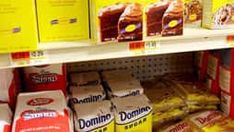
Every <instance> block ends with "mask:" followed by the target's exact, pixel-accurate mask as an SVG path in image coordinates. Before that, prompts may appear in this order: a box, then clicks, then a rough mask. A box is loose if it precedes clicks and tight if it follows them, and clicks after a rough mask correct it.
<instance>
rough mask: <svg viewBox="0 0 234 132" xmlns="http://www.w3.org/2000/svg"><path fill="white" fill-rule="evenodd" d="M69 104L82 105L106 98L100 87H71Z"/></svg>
mask: <svg viewBox="0 0 234 132" xmlns="http://www.w3.org/2000/svg"><path fill="white" fill-rule="evenodd" d="M70 88H71V98H70V100H71V103H73V104H83V103H91V102H97V101H101V100H104V99H105V98H106V94H105V91H104V89H103V87H102V85H88V86H71V87H70Z"/></svg>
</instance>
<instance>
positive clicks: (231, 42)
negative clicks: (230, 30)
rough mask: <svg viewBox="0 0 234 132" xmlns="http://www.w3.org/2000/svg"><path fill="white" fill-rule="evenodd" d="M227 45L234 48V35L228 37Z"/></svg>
mask: <svg viewBox="0 0 234 132" xmlns="http://www.w3.org/2000/svg"><path fill="white" fill-rule="evenodd" d="M227 43H228V44H229V45H230V46H231V47H234V35H229V36H227Z"/></svg>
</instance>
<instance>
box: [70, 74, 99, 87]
mask: <svg viewBox="0 0 234 132" xmlns="http://www.w3.org/2000/svg"><path fill="white" fill-rule="evenodd" d="M70 78H71V83H72V85H74V86H84V85H98V84H100V83H101V79H100V76H99V74H98V72H83V73H71V74H70Z"/></svg>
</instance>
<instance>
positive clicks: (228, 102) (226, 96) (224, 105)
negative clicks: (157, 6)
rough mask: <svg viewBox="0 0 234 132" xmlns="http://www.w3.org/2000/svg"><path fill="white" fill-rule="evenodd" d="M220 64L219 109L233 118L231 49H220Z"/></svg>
mask: <svg viewBox="0 0 234 132" xmlns="http://www.w3.org/2000/svg"><path fill="white" fill-rule="evenodd" d="M220 56H221V64H220V75H219V85H220V88H221V91H222V92H221V109H222V110H223V111H224V112H225V113H226V114H228V115H230V116H231V117H232V118H234V113H233V110H234V98H233V97H234V89H233V86H234V80H233V73H234V69H233V64H234V60H233V56H234V50H233V49H225V50H220Z"/></svg>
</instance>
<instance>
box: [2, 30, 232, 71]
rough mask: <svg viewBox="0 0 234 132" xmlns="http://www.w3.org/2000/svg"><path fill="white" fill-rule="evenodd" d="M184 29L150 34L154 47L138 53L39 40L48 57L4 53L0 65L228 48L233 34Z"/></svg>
mask: <svg viewBox="0 0 234 132" xmlns="http://www.w3.org/2000/svg"><path fill="white" fill-rule="evenodd" d="M184 32H185V33H184V35H183V36H177V37H166V38H151V39H149V40H147V42H148V41H152V40H153V41H156V43H157V48H156V49H154V50H150V51H143V52H137V53H136V52H132V51H130V50H129V43H118V44H116V43H111V44H103V45H94V44H93V43H92V42H91V41H80V42H60V43H47V44H45V43H41V44H40V46H39V48H40V49H42V50H43V51H45V52H46V54H47V59H45V60H42V61H40V62H39V63H30V64H25V65H12V63H11V59H10V57H9V55H8V54H3V55H0V69H2V68H12V67H24V66H32V65H41V64H55V63H71V62H83V61H94V60H103V59H114V58H126V57H138V56H148V55H159V54H169V53H181V52H190V51H200V50H212V49H223V48H230V47H231V45H229V44H227V41H226V37H227V35H234V30H233V29H232V30H230V29H229V30H215V31H214V30H206V29H185V31H184Z"/></svg>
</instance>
